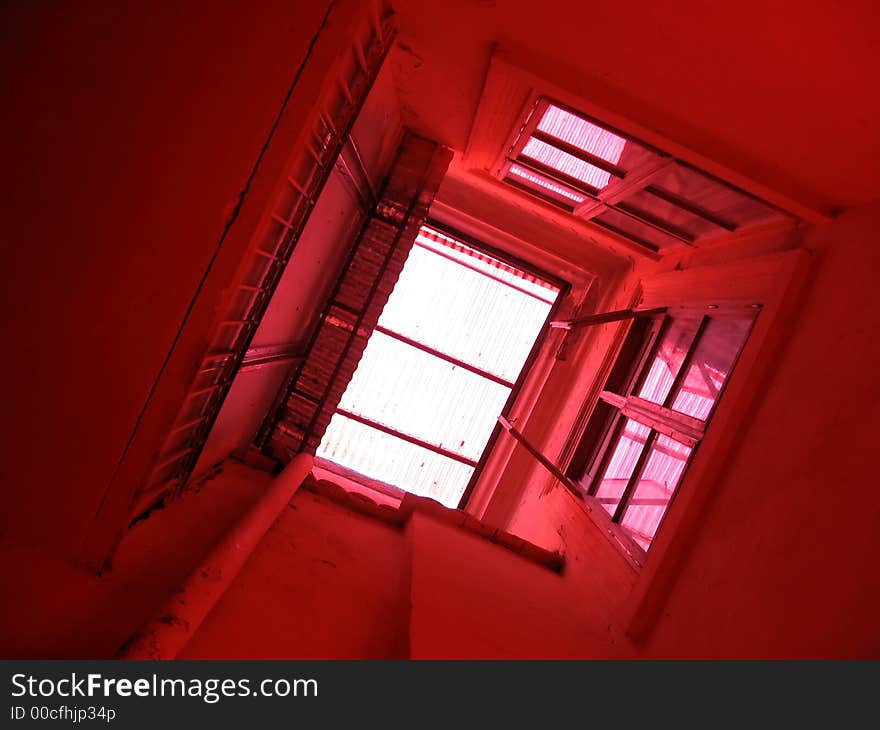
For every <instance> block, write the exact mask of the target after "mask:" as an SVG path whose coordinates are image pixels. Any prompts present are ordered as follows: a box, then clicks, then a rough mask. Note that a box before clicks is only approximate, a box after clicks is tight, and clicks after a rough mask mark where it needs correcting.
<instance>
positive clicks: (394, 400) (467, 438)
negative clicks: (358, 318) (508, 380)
mask: <svg viewBox="0 0 880 730" xmlns="http://www.w3.org/2000/svg"><path fill="white" fill-rule="evenodd" d="M509 394H510V389H509V388H507V387H505V386H503V385H499V384H498V383H495V382H493V381H491V380H486V379H485V378H483V377H481V376H479V375H476V374H474V373H472V372H469V371H468V370H464V369H462V368H460V367H456V366H455V365H452V364H450V363H448V362H446V361H445V360H441V359H439V358H437V357H433V356H431V355H429V354H427V353H425V352H422V351H421V350H418V349H416V348H415V347H412V346H411V345H407V344H404V343H402V342H398V341H397V340H395V339H392V338H391V337H388V336H387V335H383V334H382V333H380V332H376V333H374V334H373V336H372V337H371V338H370V342H369V344H368V345H367V349H366V350H365V351H364V356H363V358H361V362H360V364H359V365H358V368H357V371H356V372H355V374H354V377H353V378H352V380H351V383H350V384H349V386H348V388H347V389H346V391H345V394H344V395H343V396H342V400H341V402H340V403H339V407H340V409H342V410H345V411H350V412H352V413H356V414H357V415H359V416H364V417H365V418H369V419H370V420H371V421H376V422H378V423H381V424H383V425H385V426H389V427H391V428H393V429H394V430H395V431H400V432H402V433H405V434H407V435H409V436H415V437H416V438H419V439H421V440H422V441H427V442H428V443H430V444H432V445H434V446H440V447H442V448H444V449H447V450H449V451H452V452H455V453H456V454H461V455H462V456H466V457H468V458H470V459H472V460H474V461H476V460H477V459H479V458H480V454H481V453H482V452H483V448H484V447H485V445H486V441H487V440H488V439H489V436H490V435H491V433H492V429H493V428H494V426H495V422H496V418H497V416H498V414H499V413H501V409H502V408H504V404H505V402H506V401H507V397H508V395H509ZM325 441H327V439H326V438H325ZM321 456H325V454H321ZM327 458H329V457H327ZM367 476H373V475H372V474H368V475H367Z"/></svg>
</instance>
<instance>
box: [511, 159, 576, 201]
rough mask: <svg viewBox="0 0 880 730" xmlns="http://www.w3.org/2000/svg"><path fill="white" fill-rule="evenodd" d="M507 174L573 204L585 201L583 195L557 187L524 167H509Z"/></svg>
mask: <svg viewBox="0 0 880 730" xmlns="http://www.w3.org/2000/svg"><path fill="white" fill-rule="evenodd" d="M508 172H509V173H510V174H511V175H515V176H516V177H520V178H522V179H523V180H527V181H528V182H530V183H532V184H533V185H537V186H538V187H541V188H544V189H545V190H549V191H550V192H552V193H556V195H560V196H562V197H563V198H568V199H569V200H572V201H574V202H575V203H583V202H584V201H585V200H586V197H585V196H583V195H579V194H578V193H575V192H572V191H571V190H569V189H568V188H564V187H562V186H561V185H557V184H556V183H554V182H552V181H551V180H548V179H547V178H546V177H542V176H541V175H536V174H535V173H533V172H531V171H529V170H526V169H525V168H524V167H520V166H519V165H516V164H514V165H511V166H510V170H508Z"/></svg>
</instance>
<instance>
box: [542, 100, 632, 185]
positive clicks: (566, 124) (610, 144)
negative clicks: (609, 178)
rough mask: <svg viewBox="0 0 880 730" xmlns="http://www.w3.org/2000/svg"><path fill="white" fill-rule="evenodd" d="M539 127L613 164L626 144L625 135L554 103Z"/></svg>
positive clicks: (618, 158) (545, 113)
mask: <svg viewBox="0 0 880 730" xmlns="http://www.w3.org/2000/svg"><path fill="white" fill-rule="evenodd" d="M538 129H539V130H541V131H542V132H546V133H547V134H549V135H552V136H553V137H556V138H557V139H561V140H562V141H563V142H567V143H568V144H570V145H573V146H575V147H578V148H580V149H582V150H583V151H584V152H589V153H590V154H591V155H594V156H596V157H599V158H601V159H603V160H605V161H606V162H610V163H612V164H617V162H618V161H619V160H620V156H621V154H623V148H624V147H625V146H626V140H625V139H624V138H623V137H620V136H618V135H616V134H614V133H613V132H609V131H608V130H607V129H602V127H598V126H596V125H595V124H592V123H591V122H588V121H587V120H586V119H583V118H582V117H579V116H577V115H576V114H572V113H571V112H567V111H565V110H564V109H560V108H559V107H557V106H553V105H552V104H551V105H550V106H549V107H548V108H547V111H546V112H544V116H543V117H541V121H540V122H539V123H538ZM606 174H607V173H606ZM606 184H607V182H606Z"/></svg>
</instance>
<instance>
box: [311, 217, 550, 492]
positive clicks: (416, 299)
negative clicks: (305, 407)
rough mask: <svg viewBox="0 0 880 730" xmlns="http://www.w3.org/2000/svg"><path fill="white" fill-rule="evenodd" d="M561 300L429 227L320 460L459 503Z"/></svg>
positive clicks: (535, 280) (543, 285)
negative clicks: (533, 350) (532, 353)
mask: <svg viewBox="0 0 880 730" xmlns="http://www.w3.org/2000/svg"><path fill="white" fill-rule="evenodd" d="M558 294H559V288H558V287H557V286H555V285H553V284H550V283H548V282H547V281H545V280H543V279H542V278H540V277H537V276H534V275H531V274H529V273H527V272H525V271H523V270H521V269H518V268H517V267H515V266H512V265H509V264H507V263H505V262H503V261H501V260H499V259H497V258H495V257H493V256H489V255H487V254H486V253H483V252H481V251H479V250H477V249H475V248H473V247H471V246H468V245H466V244H464V243H462V242H461V241H459V240H456V239H455V238H453V237H451V236H448V235H446V234H444V233H443V232H441V231H439V230H436V229H433V228H429V227H424V228H423V229H422V230H421V232H420V233H419V236H418V237H417V239H416V243H415V246H414V247H413V249H412V251H411V252H410V255H409V257H408V259H407V261H406V264H405V265H404V267H403V271H402V272H401V275H400V278H399V279H398V281H397V284H396V285H395V287H394V291H393V292H392V293H391V296H390V298H389V300H388V303H387V304H386V306H385V309H384V310H383V312H382V316H381V317H380V319H379V324H378V327H377V328H376V330H375V331H374V333H373V335H372V336H371V337H370V340H369V343H368V344H367V348H366V350H365V352H364V355H363V357H362V358H361V361H360V363H359V364H358V367H357V370H356V371H355V373H354V376H353V378H352V380H351V382H350V383H349V385H348V387H347V389H346V391H345V393H344V395H343V396H342V399H341V401H340V404H339V407H338V409H337V412H336V414H335V415H334V416H333V419H332V420H331V423H330V425H329V427H328V428H327V431H326V432H325V435H324V438H323V440H322V442H321V445H320V447H319V449H318V452H317V455H318V456H319V457H321V458H323V459H326V460H328V461H331V462H334V463H336V464H338V465H340V466H342V467H345V468H347V469H351V470H353V471H355V472H358V473H360V474H362V475H364V476H365V477H368V478H369V479H371V480H377V481H380V482H384V483H387V484H390V485H392V486H395V487H398V488H400V489H404V490H406V491H409V492H414V493H416V494H420V495H424V496H428V497H432V498H434V499H436V500H437V501H439V502H441V503H443V504H444V505H446V506H448V507H457V506H458V505H459V502H460V500H461V498H462V495H463V494H464V492H465V490H466V488H467V486H468V483H469V481H470V480H471V477H472V475H473V472H474V468H475V467H476V465H477V463H478V462H479V460H480V458H481V456H482V454H483V451H484V450H485V448H486V445H487V442H488V441H489V438H490V436H491V434H492V431H493V429H494V427H495V424H496V419H497V417H498V416H499V415H500V414H501V413H502V411H503V410H504V408H505V404H506V403H507V402H508V399H509V398H510V395H511V392H512V390H513V389H514V387H515V385H516V383H517V381H518V379H519V377H520V374H521V372H522V370H523V367H524V365H525V363H526V360H527V359H528V357H529V354H530V352H531V351H532V348H533V347H534V345H535V341H536V338H537V337H538V335H539V333H540V332H541V330H542V328H543V327H544V324H545V322H546V320H547V317H548V315H549V313H550V311H551V309H552V307H553V304H554V302H555V301H556V298H557V296H558Z"/></svg>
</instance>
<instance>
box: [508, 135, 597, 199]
mask: <svg viewBox="0 0 880 730" xmlns="http://www.w3.org/2000/svg"><path fill="white" fill-rule="evenodd" d="M522 154H523V155H525V156H526V157H531V158H532V159H533V160H537V161H538V162H541V163H543V164H545V165H547V166H548V167H552V168H553V169H554V170H559V172H561V173H563V174H565V175H568V176H569V177H573V178H576V179H577V180H580V181H581V182H583V183H586V184H587V185H589V186H591V187H594V188H597V189H599V190H601V189H602V188H604V187H605V186H606V185H608V183H609V181H610V180H611V173H608V172H605V170H600V169H599V168H598V167H595V166H594V165H591V164H590V163H589V162H584V161H583V160H581V159H579V158H577V157H575V156H574V155H570V154H568V152H563V151H562V150H560V149H557V148H556V147H553V146H551V145H549V144H546V143H545V142H541V141H540V140H537V139H534V138H532V139H530V140H529V141H528V142H527V143H526V146H525V147H524V148H523V151H522Z"/></svg>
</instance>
